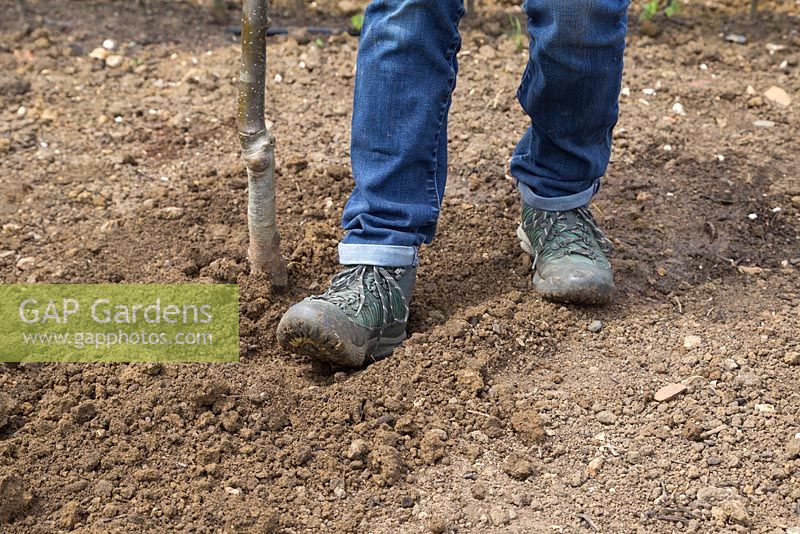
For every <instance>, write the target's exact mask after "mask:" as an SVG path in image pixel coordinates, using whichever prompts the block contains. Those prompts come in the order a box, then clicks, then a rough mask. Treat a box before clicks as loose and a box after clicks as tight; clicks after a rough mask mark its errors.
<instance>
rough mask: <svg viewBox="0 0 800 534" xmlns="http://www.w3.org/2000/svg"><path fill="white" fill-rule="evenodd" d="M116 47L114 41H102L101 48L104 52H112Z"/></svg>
mask: <svg viewBox="0 0 800 534" xmlns="http://www.w3.org/2000/svg"><path fill="white" fill-rule="evenodd" d="M116 47H117V42H116V41H114V39H106V40H105V41H103V48H105V49H106V50H114V49H115V48H116Z"/></svg>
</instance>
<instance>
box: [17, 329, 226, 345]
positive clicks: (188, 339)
mask: <svg viewBox="0 0 800 534" xmlns="http://www.w3.org/2000/svg"><path fill="white" fill-rule="evenodd" d="M22 340H23V342H24V343H25V344H26V345H61V346H69V347H73V348H76V349H83V348H103V347H105V348H110V347H114V346H117V345H213V344H214V335H213V334H212V333H210V332H177V333H174V334H167V333H166V332H116V333H115V332H60V333H53V332H50V333H40V332H37V333H25V332H23V333H22Z"/></svg>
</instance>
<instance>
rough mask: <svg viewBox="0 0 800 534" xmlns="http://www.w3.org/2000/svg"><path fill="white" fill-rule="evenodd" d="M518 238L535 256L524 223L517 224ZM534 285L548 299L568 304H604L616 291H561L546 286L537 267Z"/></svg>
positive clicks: (534, 272)
mask: <svg viewBox="0 0 800 534" xmlns="http://www.w3.org/2000/svg"><path fill="white" fill-rule="evenodd" d="M517 239H519V245H520V247H521V248H522V250H524V251H525V252H527V253H528V254H529V255H530V256H531V257H533V256H534V252H533V245H531V241H530V239H528V234H526V233H525V230H523V229H522V225H519V226H517ZM533 286H534V287H535V288H536V291H537V292H538V293H539V294H540V295H542V297H543V298H544V299H546V300H549V301H552V302H560V303H568V304H591V305H603V304H608V303H609V302H610V301H611V297H612V295H613V293H614V288H613V287H611V288H610V289H607V290H598V291H592V292H590V293H587V292H584V291H577V292H576V291H559V290H554V289H551V288H548V287H546V286H547V281H546V280H545V279H544V278H542V277H541V276H539V273H538V272H537V271H536V269H535V268H534V269H533Z"/></svg>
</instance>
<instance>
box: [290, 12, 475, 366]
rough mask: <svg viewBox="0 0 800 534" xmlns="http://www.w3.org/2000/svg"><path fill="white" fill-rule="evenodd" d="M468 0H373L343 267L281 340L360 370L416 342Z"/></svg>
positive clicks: (360, 74)
mask: <svg viewBox="0 0 800 534" xmlns="http://www.w3.org/2000/svg"><path fill="white" fill-rule="evenodd" d="M463 13H464V6H463V1H462V0H435V1H433V0H374V1H373V2H372V3H371V4H370V5H369V7H368V8H367V10H366V13H365V20H364V27H363V29H362V34H361V41H360V43H359V50H358V61H357V71H356V82H355V98H354V104H353V128H352V142H351V151H350V156H351V160H352V166H353V176H354V178H355V189H354V190H353V193H352V195H351V197H350V200H349V201H348V203H347V206H346V207H345V210H344V215H343V218H342V225H343V227H344V229H345V231H346V232H347V234H346V235H345V238H344V239H343V240H342V242H341V243H340V244H339V261H340V263H341V264H342V265H344V266H345V267H344V269H343V271H342V272H341V273H340V274H338V275H337V276H336V277H335V278H334V279H333V280H332V281H331V286H330V288H329V289H328V290H327V291H326V292H325V293H324V294H322V295H320V296H313V297H309V298H308V299H305V300H303V301H302V302H300V303H298V304H295V305H294V306H292V307H291V308H290V309H289V311H287V312H286V314H285V315H284V316H283V319H281V323H280V324H279V325H278V340H279V341H280V342H281V344H282V345H283V346H284V347H286V348H288V349H289V350H292V351H294V352H298V353H301V354H306V355H308V356H311V357H313V358H315V359H318V360H323V361H327V362H331V363H335V364H340V365H346V366H351V367H358V366H360V365H362V364H363V363H364V362H365V361H367V360H369V359H376V358H380V357H384V356H387V355H389V354H390V353H391V352H392V351H393V349H394V348H395V347H396V346H397V345H399V344H400V343H401V342H402V341H403V340H404V339H405V337H406V331H405V328H406V321H407V319H408V308H409V304H410V301H411V293H412V292H413V288H414V282H415V276H416V264H417V249H418V247H419V246H420V245H421V244H423V243H430V242H431V240H432V239H433V235H434V232H435V230H436V223H437V220H438V217H439V210H440V207H441V203H442V196H443V194H444V187H445V179H446V175H447V115H448V111H449V108H450V101H451V95H452V93H453V90H454V89H455V83H456V73H457V63H456V53H457V52H458V49H459V47H460V44H461V40H460V37H459V34H458V22H459V19H460V18H461V17H462V15H463Z"/></svg>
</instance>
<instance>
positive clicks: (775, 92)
mask: <svg viewBox="0 0 800 534" xmlns="http://www.w3.org/2000/svg"><path fill="white" fill-rule="evenodd" d="M764 98H766V99H767V100H769V101H770V102H774V103H776V104H778V105H779V106H783V107H786V106H788V105H789V104H791V103H792V97H791V96H789V93H787V92H786V91H784V90H783V89H781V88H780V87H778V86H775V85H773V86H772V87H770V88H769V89H767V90H766V91H764Z"/></svg>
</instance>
